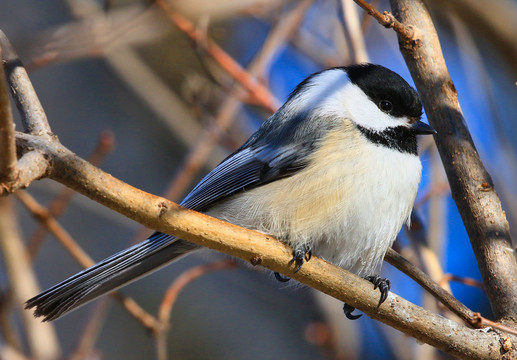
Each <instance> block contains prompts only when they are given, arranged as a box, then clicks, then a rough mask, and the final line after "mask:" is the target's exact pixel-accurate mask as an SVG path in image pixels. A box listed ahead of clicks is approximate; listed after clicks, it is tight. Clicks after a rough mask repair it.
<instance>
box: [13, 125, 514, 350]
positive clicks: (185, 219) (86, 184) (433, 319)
mask: <svg viewBox="0 0 517 360" xmlns="http://www.w3.org/2000/svg"><path fill="white" fill-rule="evenodd" d="M17 140H18V144H19V146H20V147H22V148H27V147H32V148H38V149H39V150H40V151H42V152H44V153H45V154H47V156H48V157H49V158H50V159H51V162H52V165H53V166H52V169H53V171H52V172H51V174H50V177H51V178H52V179H54V180H56V181H59V182H61V183H62V184H64V185H66V186H69V187H71V188H73V189H75V190H76V191H78V192H80V193H82V194H83V195H85V196H87V197H89V198H91V199H92V200H94V201H97V202H99V203H101V204H103V205H105V206H107V207H109V208H111V209H113V210H115V211H118V212H120V213H121V214H123V215H125V216H127V217H129V218H131V219H133V220H135V221H138V222H140V223H142V224H144V225H145V226H148V227H150V228H153V229H156V230H158V231H160V232H164V233H167V234H171V235H174V236H177V237H179V238H182V239H185V240H187V241H191V242H193V243H196V244H198V245H201V246H206V247H208V248H211V249H214V250H218V251H221V252H224V253H226V254H230V255H233V256H235V257H239V258H241V259H243V260H246V261H249V262H251V263H252V264H254V265H262V266H264V267H266V268H268V269H270V270H273V271H278V272H280V273H282V274H285V275H287V276H290V277H292V278H293V279H295V280H297V281H299V282H301V283H304V284H306V285H308V286H310V287H313V288H315V289H317V290H320V291H322V292H324V293H326V294H328V295H330V296H333V297H335V298H337V299H339V300H341V301H344V302H346V303H347V304H350V305H351V306H354V307H356V308H357V309H359V310H361V311H363V312H365V313H366V314H368V315H369V316H370V317H372V318H374V319H378V320H380V321H382V322H384V323H386V324H388V325H390V326H392V327H394V328H396V329H398V330H400V331H402V332H404V333H406V334H409V335H411V336H413V337H415V338H417V339H418V340H420V341H423V342H426V343H428V344H430V345H433V346H435V347H437V348H439V349H441V350H443V351H445V352H447V353H450V354H453V355H455V356H460V357H463V358H479V359H481V358H483V359H491V358H494V359H499V358H500V356H501V352H500V351H503V353H508V354H509V356H517V351H516V350H515V349H512V348H511V349H509V350H503V349H502V345H501V343H500V341H502V338H501V336H500V335H498V334H496V333H493V332H491V333H485V332H481V331H478V330H473V329H469V328H467V327H465V326H463V325H459V324H456V323H454V322H452V321H450V320H447V319H444V318H443V317H441V316H438V315H435V314H433V313H430V312H428V311H426V310H424V309H422V308H420V307H418V306H416V305H414V304H412V303H410V302H408V301H406V300H404V299H403V298H400V297H398V296H396V295H395V294H392V293H391V294H390V295H389V296H388V299H387V300H386V302H384V303H383V304H382V305H381V306H380V307H378V306H377V303H378V300H379V293H378V291H376V290H374V289H373V287H372V285H371V283H369V282H367V281H365V280H362V279H361V278H359V277H358V276H356V275H354V274H351V273H349V272H346V271H344V270H342V269H340V268H338V267H336V266H334V265H331V264H329V263H327V262H325V261H323V260H321V259H319V258H316V257H313V258H312V259H311V260H310V261H309V262H307V263H305V264H304V266H303V267H302V268H301V270H300V271H298V272H297V273H294V270H295V268H296V265H295V264H294V263H293V262H292V261H291V259H292V249H291V248H289V247H288V246H287V245H285V244H282V243H280V242H279V241H277V240H275V239H273V238H271V237H270V236H267V235H264V234H261V233H258V232H256V231H252V230H248V229H244V228H241V227H238V226H235V225H232V224H228V223H226V222H224V221H221V220H218V219H214V218H211V217H209V216H206V215H203V214H200V213H197V212H195V211H192V210H189V209H185V208H182V207H181V206H179V205H177V204H175V203H172V202H170V201H167V200H166V199H163V198H159V197H157V196H153V195H150V194H146V193H145V192H143V191H141V190H138V189H135V188H133V187H131V186H129V185H127V184H125V183H123V182H122V181H120V180H117V179H115V178H113V177H112V176H110V175H108V174H106V173H104V172H102V171H101V170H100V169H98V168H95V167H94V166H92V165H91V164H89V163H88V162H86V161H84V160H82V159H81V158H79V157H77V156H76V155H75V154H73V153H72V152H70V151H69V150H68V149H66V148H65V147H63V146H62V145H61V144H59V143H58V142H57V141H50V142H49V141H48V138H41V137H38V136H32V135H29V134H22V133H18V134H17ZM345 285H346V286H345ZM508 336H509V337H510V339H511V342H513V343H517V338H514V337H513V336H512V335H508Z"/></svg>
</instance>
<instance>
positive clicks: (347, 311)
mask: <svg viewBox="0 0 517 360" xmlns="http://www.w3.org/2000/svg"><path fill="white" fill-rule="evenodd" d="M354 310H355V307H353V306H351V305H348V304H346V303H345V304H343V312H344V313H345V316H346V318H347V319H349V320H357V319H359V318H360V317H361V316H363V314H359V315H354V314H352V313H353V312H354Z"/></svg>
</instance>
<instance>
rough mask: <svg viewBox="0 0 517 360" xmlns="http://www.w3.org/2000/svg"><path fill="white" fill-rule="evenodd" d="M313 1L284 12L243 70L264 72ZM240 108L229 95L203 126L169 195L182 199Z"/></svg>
mask: <svg viewBox="0 0 517 360" xmlns="http://www.w3.org/2000/svg"><path fill="white" fill-rule="evenodd" d="M311 4H312V1H311V0H305V1H301V2H300V3H299V4H298V6H296V7H295V8H294V9H293V10H291V12H290V13H289V14H287V15H286V16H285V18H284V21H283V22H282V23H279V24H278V25H277V26H275V27H274V28H273V30H271V31H270V33H269V35H268V37H267V39H266V40H265V42H264V44H263V46H262V48H261V50H260V51H259V52H258V54H257V56H256V57H255V58H254V59H253V60H252V62H251V65H250V66H249V70H248V71H246V70H243V71H246V73H247V74H249V76H250V77H255V76H263V75H264V72H265V71H266V69H267V68H268V67H269V65H270V63H271V62H272V60H273V59H274V58H275V57H276V55H277V54H278V52H279V51H280V50H281V49H282V48H283V44H285V43H286V42H287V41H288V40H289V39H290V38H291V37H292V36H293V34H294V33H295V31H296V29H297V28H298V27H299V25H300V23H301V21H302V19H303V16H304V15H305V13H306V12H307V10H308V9H309V7H310V5H311ZM275 106H276V105H275ZM239 108H240V105H239V102H238V101H237V100H236V99H234V98H233V97H229V98H228V99H227V100H226V101H225V102H224V103H223V104H222V105H221V108H220V109H219V111H218V114H217V117H216V119H215V122H214V123H213V124H212V125H210V126H209V127H208V128H205V129H204V131H203V132H202V134H201V135H200V136H199V138H198V140H197V141H196V144H195V145H194V146H193V147H192V149H191V151H190V152H189V154H188V155H187V156H186V158H185V160H184V161H183V164H182V165H181V166H180V168H179V169H178V171H177V172H176V175H175V177H174V179H173V181H172V182H171V185H170V186H169V189H168V190H167V192H166V195H165V197H166V198H168V199H174V200H177V199H179V197H180V196H181V195H182V194H183V192H184V191H185V189H186V187H187V186H188V185H189V184H190V182H191V181H192V179H193V177H194V176H195V175H196V174H197V173H198V172H199V170H200V169H201V167H202V166H203V165H204V163H205V161H206V158H207V156H208V155H209V154H210V152H211V151H212V149H213V147H214V145H215V144H216V143H217V142H218V141H219V138H220V136H221V135H222V134H223V132H224V130H226V129H227V128H228V127H229V126H230V125H231V124H232V123H233V119H234V117H235V113H236V112H237V111H238V109H239ZM269 110H272V112H274V111H276V108H274V109H269Z"/></svg>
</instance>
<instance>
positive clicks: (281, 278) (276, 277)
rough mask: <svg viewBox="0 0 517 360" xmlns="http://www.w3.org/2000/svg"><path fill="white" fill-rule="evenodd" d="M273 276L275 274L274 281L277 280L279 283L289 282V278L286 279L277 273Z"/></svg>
mask: <svg viewBox="0 0 517 360" xmlns="http://www.w3.org/2000/svg"><path fill="white" fill-rule="evenodd" d="M274 274H275V279H277V280H278V281H280V282H283V283H285V282H288V281H289V280H291V278H288V277H287V276H284V275H282V274H280V273H279V272H276V271H275V272H274Z"/></svg>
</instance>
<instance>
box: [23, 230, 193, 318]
mask: <svg viewBox="0 0 517 360" xmlns="http://www.w3.org/2000/svg"><path fill="white" fill-rule="evenodd" d="M198 248H199V246H197V245H195V244H192V243H189V242H187V241H184V240H180V239H177V238H175V237H173V236H170V235H166V234H162V233H158V232H156V233H154V234H153V235H152V236H151V237H149V238H148V239H147V240H144V241H142V242H141V243H139V244H136V245H134V246H132V247H130V248H128V249H126V250H123V251H121V252H118V253H116V254H115V255H112V256H110V257H108V258H106V259H104V260H102V261H101V262H99V263H97V264H95V265H93V266H92V267H90V268H88V269H85V270H83V271H81V272H79V273H77V274H75V275H73V276H71V277H69V278H68V279H66V280H64V281H62V282H61V283H59V284H57V285H55V286H53V287H51V288H50V289H48V290H46V291H44V292H42V293H41V294H39V295H37V296H35V297H33V298H32V299H30V300H28V301H27V302H26V303H25V308H26V309H30V308H35V310H34V316H36V317H40V316H43V321H49V320H55V319H57V318H58V317H60V316H62V315H64V314H66V313H67V312H69V311H71V310H73V309H75V308H77V307H79V306H81V305H84V304H86V303H87V302H90V301H92V300H93V299H95V298H97V297H99V296H101V295H104V294H106V293H108V292H110V291H113V290H115V289H117V288H119V287H121V286H123V285H126V284H129V283H130V282H133V281H135V280H137V279H138V278H140V277H141V276H143V275H145V274H147V273H150V272H152V271H155V270H158V269H159V268H161V267H162V266H164V265H166V264H168V263H170V262H172V261H174V260H176V259H178V258H179V257H181V256H182V255H186V254H187V253H189V252H191V251H193V250H196V249H198Z"/></svg>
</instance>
